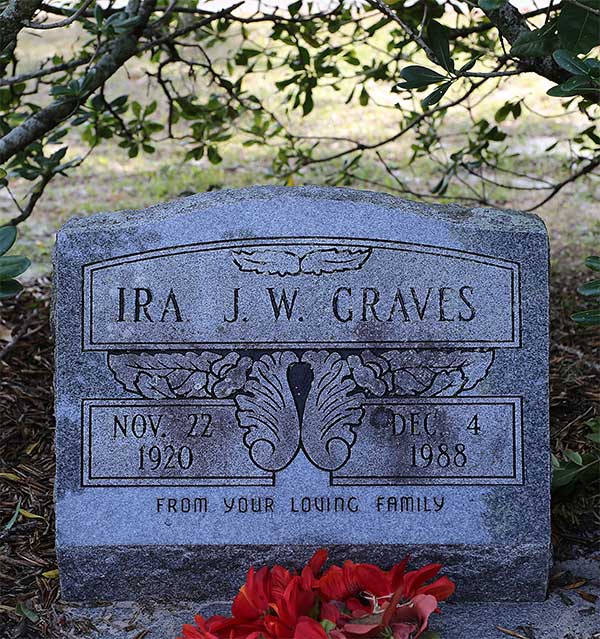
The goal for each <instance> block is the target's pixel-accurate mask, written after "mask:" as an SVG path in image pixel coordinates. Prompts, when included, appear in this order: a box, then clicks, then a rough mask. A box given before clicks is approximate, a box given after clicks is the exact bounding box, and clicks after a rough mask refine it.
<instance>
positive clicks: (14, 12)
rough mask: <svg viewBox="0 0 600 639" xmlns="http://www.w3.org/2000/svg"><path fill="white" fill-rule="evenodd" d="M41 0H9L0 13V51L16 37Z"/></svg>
mask: <svg viewBox="0 0 600 639" xmlns="http://www.w3.org/2000/svg"><path fill="white" fill-rule="evenodd" d="M41 4H42V0H11V1H10V2H9V3H8V6H7V7H6V9H4V11H3V12H2V13H1V14H0V52H2V51H4V50H5V49H6V48H7V47H8V46H10V45H11V44H12V43H13V42H14V41H15V40H16V39H17V35H18V34H19V31H21V29H22V28H23V27H24V26H25V22H26V21H27V20H30V19H31V18H32V17H33V14H34V13H35V12H36V11H37V10H38V9H39V7H40V5H41Z"/></svg>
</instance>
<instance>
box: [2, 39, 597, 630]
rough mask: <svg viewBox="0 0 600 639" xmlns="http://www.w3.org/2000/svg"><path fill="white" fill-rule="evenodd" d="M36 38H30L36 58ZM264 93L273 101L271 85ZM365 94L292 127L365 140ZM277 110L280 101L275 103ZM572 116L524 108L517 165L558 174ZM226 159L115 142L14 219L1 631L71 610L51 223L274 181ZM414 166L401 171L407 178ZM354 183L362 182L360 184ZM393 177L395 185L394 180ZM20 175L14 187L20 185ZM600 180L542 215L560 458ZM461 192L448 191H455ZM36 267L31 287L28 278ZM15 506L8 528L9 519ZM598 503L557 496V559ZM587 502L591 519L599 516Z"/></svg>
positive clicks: (496, 99) (581, 422) (317, 178)
mask: <svg viewBox="0 0 600 639" xmlns="http://www.w3.org/2000/svg"><path fill="white" fill-rule="evenodd" d="M42 46H44V45H43V44H42V42H41V41H39V40H32V41H31V44H30V47H29V49H28V52H29V54H30V55H31V58H32V60H33V59H34V58H35V57H36V56H37V55H38V54H39V52H40V47H42ZM252 83H253V86H254V88H255V89H256V90H259V91H262V92H264V93H265V94H268V93H269V90H270V89H269V87H268V86H266V85H265V86H262V85H261V79H260V78H259V77H255V78H253V79H252ZM154 90H155V88H153V87H147V86H146V84H145V80H144V79H143V75H142V73H141V72H140V69H139V68H138V67H136V66H130V67H129V68H128V69H127V70H126V71H125V72H123V73H122V74H121V76H120V78H119V81H118V83H117V87H116V88H115V89H114V90H113V92H114V94H115V95H119V94H120V93H123V92H128V93H132V94H137V95H144V94H145V93H146V92H147V91H149V92H150V93H152V91H154ZM544 91H545V86H544V84H543V82H541V81H532V80H531V78H527V79H526V80H517V81H515V83H513V84H510V85H508V87H507V88H506V89H505V90H504V94H495V95H493V96H490V97H489V98H487V99H486V100H485V101H484V102H483V103H481V104H480V105H479V107H478V109H479V110H480V111H481V113H482V114H483V115H487V116H488V117H489V118H490V119H492V118H493V114H494V112H495V110H496V109H497V108H498V106H500V105H501V104H502V103H503V101H504V100H505V99H507V98H508V97H511V98H514V97H516V96H522V97H524V98H525V99H526V101H527V103H528V104H529V106H530V107H531V108H532V109H534V110H535V111H536V112H543V113H546V114H552V113H556V112H558V111H559V107H558V105H557V104H556V102H555V101H552V100H551V99H550V98H547V97H545V96H544ZM273 93H274V95H273V98H272V101H273V102H274V103H276V102H277V100H278V97H277V96H276V94H275V92H273ZM373 95H374V96H375V97H376V98H377V100H378V102H381V103H382V104H383V105H384V106H380V107H378V106H375V105H370V106H369V107H366V108H362V107H359V106H356V105H348V106H344V105H342V104H341V100H340V99H339V97H336V96H334V95H332V94H330V93H322V94H320V95H319V96H318V99H317V100H316V108H315V111H314V112H313V113H312V114H311V115H310V117H309V118H307V119H306V120H304V121H300V120H298V119H297V118H295V116H294V117H290V120H289V121H290V124H291V125H293V126H294V127H296V128H297V130H298V131H303V132H304V133H310V134H314V135H317V134H319V133H327V132H331V131H332V130H335V131H336V134H339V135H359V136H361V137H362V138H363V139H364V140H373V139H377V138H379V137H380V136H381V137H383V136H385V135H386V134H389V133H390V132H391V131H393V130H394V127H395V126H396V125H397V123H396V119H395V114H394V111H393V110H391V109H389V108H387V107H386V106H385V104H386V103H387V102H389V97H390V96H389V95H388V94H387V93H386V92H385V91H384V90H383V89H381V88H379V87H373ZM274 106H277V104H274ZM447 126H448V131H447V133H448V134H449V135H452V134H455V133H460V132H461V131H464V130H465V129H468V127H469V119H468V116H467V114H466V113H462V112H460V111H459V112H457V113H456V116H455V117H454V118H453V119H451V120H450V121H449V122H448V124H447ZM582 126H583V123H582V120H581V118H580V116H579V115H578V114H576V113H572V114H569V115H566V116H564V117H562V118H558V119H543V118H540V117H538V116H537V115H535V113H533V111H526V113H525V115H524V116H523V117H522V118H521V119H520V120H518V121H517V122H510V123H509V124H507V125H506V128H507V129H509V130H510V133H511V140H512V142H511V145H512V148H513V149H518V150H519V152H520V156H519V157H518V158H515V159H514V162H515V166H516V167H518V168H519V169H521V170H526V171H528V172H532V173H537V174H539V175H545V176H554V175H558V174H559V173H560V172H561V171H562V170H563V168H564V162H565V156H564V155H563V150H561V149H562V147H558V148H557V150H555V151H554V152H553V153H552V154H547V153H544V152H543V149H544V148H545V147H546V146H547V145H548V142H549V140H553V139H555V138H556V137H559V138H563V137H566V136H567V135H568V134H569V133H570V132H572V131H575V130H579V129H580V128H582ZM410 144H411V139H410V138H406V139H404V138H403V139H402V140H400V141H399V142H398V143H396V144H395V145H394V146H392V147H389V148H388V149H387V150H386V153H387V154H388V157H389V158H391V159H392V160H394V161H398V162H401V161H402V159H403V158H405V157H406V156H407V154H408V153H409V151H410ZM82 151H83V147H82V146H81V144H80V142H79V141H78V139H77V136H76V135H73V136H71V149H70V155H71V156H75V155H77V154H78V153H81V152H82ZM222 151H223V153H222V154H223V158H224V161H223V163H222V164H221V165H219V166H217V167H214V166H212V165H209V164H208V163H205V162H187V163H186V162H184V160H183V158H184V155H185V149H184V148H182V147H181V146H179V145H177V144H174V143H165V144H164V145H162V146H161V147H160V152H159V153H158V154H157V155H156V156H146V157H140V158H136V159H134V160H130V159H128V158H127V157H126V155H125V154H124V153H123V152H122V151H121V150H120V149H118V148H117V147H116V146H115V145H114V144H105V145H103V146H102V147H100V148H98V149H97V150H96V151H95V152H94V154H93V155H92V156H91V158H90V160H89V161H88V162H87V163H85V164H84V165H82V166H81V167H79V168H77V169H75V170H74V171H73V172H72V173H71V175H70V177H69V178H58V179H57V180H56V181H55V182H53V183H52V186H51V188H50V189H49V191H48V193H47V195H46V196H45V197H44V199H43V200H42V202H41V204H40V206H39V209H38V210H37V211H36V213H35V214H34V216H33V217H32V218H31V220H30V221H28V222H27V223H26V224H24V225H23V226H22V229H21V230H22V239H21V240H20V242H19V247H18V248H19V252H21V253H24V254H27V255H29V256H31V257H32V258H33V261H34V267H33V268H32V269H31V271H30V272H29V274H28V278H29V281H30V287H29V288H28V290H27V291H26V292H25V293H23V294H22V295H21V296H20V297H19V298H17V299H16V300H12V301H9V302H5V303H3V304H2V305H1V306H0V415H1V421H0V637H2V638H5V637H6V638H9V637H21V636H22V637H36V638H37V637H40V636H46V635H47V634H48V632H49V628H50V627H51V626H52V625H54V624H56V623H62V622H65V623H66V620H61V619H60V618H57V614H58V613H57V612H56V610H57V609H56V607H55V605H54V604H55V601H56V598H57V596H58V585H57V579H56V572H55V570H56V559H55V555H54V529H53V521H54V520H53V500H52V485H53V475H54V458H53V450H52V440H53V429H54V423H53V416H52V339H51V335H50V330H49V281H48V279H45V277H46V275H47V274H48V273H49V271H50V255H51V250H52V244H53V233H54V231H55V230H56V229H57V228H58V227H59V226H60V225H61V224H62V223H63V222H64V221H66V220H67V219H69V218H71V217H72V216H81V215H87V214H90V213H92V212H95V211H107V210H115V209H120V208H130V207H131V208H137V207H143V206H146V205H149V204H152V203H156V202H158V201H162V200H168V199H172V198H174V197H177V196H178V195H180V194H182V193H187V192H199V191H204V190H207V189H209V188H221V187H237V186H244V185H249V184H265V183H277V182H278V181H280V180H278V179H277V178H275V177H273V176H272V174H271V172H270V152H271V151H270V149H268V148H258V147H251V148H246V147H243V146H242V145H241V140H240V139H239V138H234V139H233V140H231V141H230V142H229V143H228V144H227V146H226V147H224V148H223V149H222ZM408 175H409V174H407V177H408ZM365 176H366V178H367V179H370V178H371V179H377V180H380V179H382V180H385V175H383V174H382V172H381V169H380V168H378V167H377V165H376V163H375V162H374V161H373V162H372V163H370V164H369V163H367V165H366V167H365ZM324 178H325V174H324V170H323V169H322V168H321V169H318V170H313V171H312V172H308V173H306V174H305V175H302V176H296V178H295V181H296V183H303V182H305V181H306V182H312V183H322V182H323V181H324ZM410 179H412V180H415V181H416V182H417V183H418V184H419V186H421V187H423V188H426V187H427V186H428V185H429V186H430V185H432V184H433V183H434V182H435V181H436V180H437V176H436V168H435V166H433V165H432V164H430V163H427V162H425V161H423V162H421V163H419V164H417V165H416V166H415V171H414V174H413V175H412V176H411V177H410ZM355 186H357V187H359V188H360V187H361V186H364V183H357V184H356V185H355ZM390 186H391V183H390ZM27 187H28V185H27V184H24V183H23V184H20V185H18V186H17V189H16V191H17V193H21V194H23V193H24V192H25V190H26V189H27ZM599 188H600V187H599V184H598V181H594V180H591V179H589V180H584V181H580V182H578V183H576V184H574V185H572V186H570V187H568V188H567V189H565V190H564V191H561V193H560V194H559V195H558V196H557V197H555V198H554V199H553V200H551V201H550V202H549V203H548V204H546V205H545V206H544V207H543V208H541V209H540V210H538V213H539V214H540V215H541V216H542V217H543V219H544V220H545V222H546V224H547V226H548V229H549V233H550V238H551V247H552V351H551V355H552V369H551V371H552V372H551V385H552V399H551V408H552V410H551V432H552V441H553V449H554V451H555V453H557V454H558V455H559V456H560V455H561V453H562V451H564V450H565V449H566V448H570V449H573V450H578V451H581V452H585V451H586V450H589V448H590V444H589V441H588V440H587V439H586V438H585V434H586V432H587V428H588V427H587V426H586V425H585V422H586V421H587V420H589V419H591V418H593V417H594V416H596V417H599V416H600V385H599V383H598V379H599V376H600V336H599V332H598V330H597V329H593V328H579V327H577V326H575V325H574V324H573V322H571V320H570V319H569V315H570V313H571V312H572V311H573V310H575V308H576V307H578V306H579V305H580V304H581V303H582V302H581V300H580V299H578V297H577V294H576V293H575V288H576V286H577V285H578V284H580V283H581V282H582V281H583V280H584V278H585V277H586V274H585V273H584V268H583V266H582V259H583V257H584V256H586V255H588V254H591V253H594V252H595V253H599V252H600V202H599V199H600V198H599V193H600V190H599ZM453 193H454V195H458V194H459V193H458V192H457V191H454V192H453ZM493 195H494V198H495V200H496V201H497V202H498V203H499V204H501V205H503V206H506V207H509V208H517V209H519V208H528V207H529V206H531V205H533V204H534V203H535V201H536V200H535V193H533V192H530V191H527V190H526V191H517V192H512V193H511V192H508V191H507V192H504V191H502V192H500V191H498V192H497V193H494V194H493ZM13 214H14V210H13V205H12V202H11V200H10V198H9V197H8V196H7V193H6V191H5V190H1V191H0V223H1V222H2V221H3V219H7V218H9V217H10V216H11V215H13ZM40 277H42V279H41V280H38V281H37V283H35V284H32V282H33V280H34V279H37V278H40ZM19 504H20V507H21V508H22V509H24V510H25V511H26V513H28V514H27V515H21V516H19V517H18V518H17V519H16V520H15V521H14V523H13V524H12V525H11V527H10V529H4V528H5V527H6V524H7V523H8V522H10V520H11V519H12V518H13V515H14V514H15V511H16V509H17V507H18V505H19ZM598 510H600V500H599V497H598V481H596V482H593V483H591V484H588V485H584V486H579V487H578V488H577V490H576V491H574V492H572V493H570V494H569V495H568V498H567V499H566V501H562V502H560V503H557V504H556V508H555V542H556V548H557V553H558V554H560V555H561V556H565V555H568V554H572V553H573V552H574V545H573V544H575V545H576V546H575V547H576V548H577V549H579V550H577V552H584V553H585V552H588V551H589V550H590V549H591V548H592V547H593V545H594V544H595V543H596V544H597V539H595V538H594V535H595V534H596V535H597V528H598V525H599V523H600V522H599V521H598V515H597V511H598ZM594 511H596V515H594Z"/></svg>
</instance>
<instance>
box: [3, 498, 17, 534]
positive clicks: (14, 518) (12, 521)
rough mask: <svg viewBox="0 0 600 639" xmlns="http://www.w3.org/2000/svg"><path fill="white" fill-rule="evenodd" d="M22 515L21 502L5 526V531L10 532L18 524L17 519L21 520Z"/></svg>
mask: <svg viewBox="0 0 600 639" xmlns="http://www.w3.org/2000/svg"><path fill="white" fill-rule="evenodd" d="M20 514H21V500H20V499H19V501H18V502H17V507H16V508H15V512H14V513H13V516H12V517H11V518H10V519H9V520H8V521H7V522H6V524H5V525H4V530H10V529H11V528H12V527H13V526H14V525H15V524H16V523H17V519H19V515H20Z"/></svg>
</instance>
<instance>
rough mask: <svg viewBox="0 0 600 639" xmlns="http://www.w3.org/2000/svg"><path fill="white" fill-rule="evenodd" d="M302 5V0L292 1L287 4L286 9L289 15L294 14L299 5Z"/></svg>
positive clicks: (298, 9)
mask: <svg viewBox="0 0 600 639" xmlns="http://www.w3.org/2000/svg"><path fill="white" fill-rule="evenodd" d="M301 6H302V0H298V1H297V2H292V4H290V5H288V11H289V12H290V15H291V16H295V15H296V14H297V13H298V11H300V7H301Z"/></svg>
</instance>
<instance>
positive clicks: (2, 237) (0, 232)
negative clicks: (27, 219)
mask: <svg viewBox="0 0 600 639" xmlns="http://www.w3.org/2000/svg"><path fill="white" fill-rule="evenodd" d="M16 239H17V227H16V226H3V227H2V228H0V255H4V253H6V252H7V251H8V249H9V248H10V247H11V246H12V245H13V244H14V243H15V240H16Z"/></svg>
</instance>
